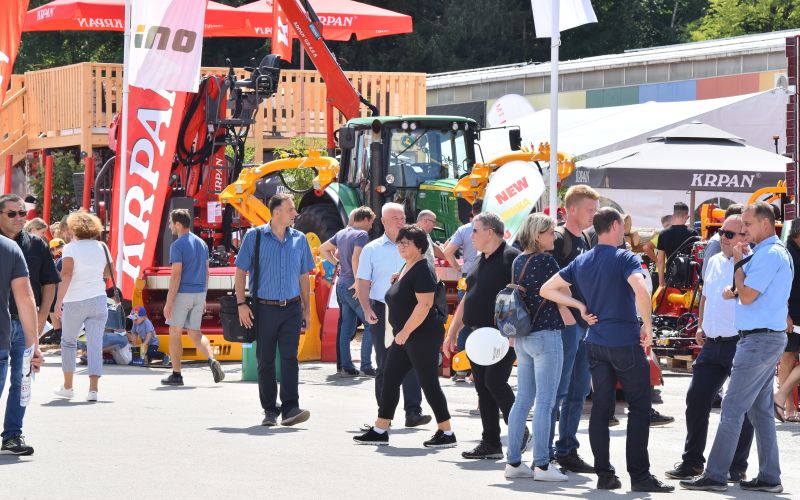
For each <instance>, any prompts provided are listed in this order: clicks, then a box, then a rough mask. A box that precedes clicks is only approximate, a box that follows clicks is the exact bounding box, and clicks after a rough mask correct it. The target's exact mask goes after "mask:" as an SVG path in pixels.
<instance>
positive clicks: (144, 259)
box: [110, 87, 186, 299]
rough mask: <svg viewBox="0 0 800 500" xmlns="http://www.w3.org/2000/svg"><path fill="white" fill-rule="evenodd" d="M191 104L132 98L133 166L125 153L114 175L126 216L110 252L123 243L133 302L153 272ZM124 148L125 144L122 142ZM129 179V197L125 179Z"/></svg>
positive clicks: (142, 92) (125, 278)
mask: <svg viewBox="0 0 800 500" xmlns="http://www.w3.org/2000/svg"><path fill="white" fill-rule="evenodd" d="M185 103H186V95H185V94H184V93H183V92H170V91H166V90H146V89H141V88H138V87H131V88H130V94H129V96H128V106H129V109H130V113H129V116H130V123H129V126H128V142H127V144H128V159H127V163H128V164H127V165H125V166H124V167H123V166H122V165H120V157H121V155H120V151H117V163H116V165H115V166H114V172H116V173H118V174H121V175H115V176H114V201H113V206H114V212H113V213H112V217H114V218H115V220H116V217H117V214H118V212H116V211H117V210H123V213H124V216H125V222H124V224H123V226H122V228H119V227H116V228H115V230H114V233H113V234H112V235H111V242H110V248H117V245H118V241H119V240H118V238H122V281H121V282H120V283H118V284H117V285H118V286H119V287H120V288H121V289H122V295H123V296H124V297H125V298H127V299H130V298H131V297H132V296H133V289H134V283H135V280H136V279H137V278H139V277H140V276H141V275H142V272H143V271H144V270H145V269H148V268H150V267H152V266H153V259H154V257H155V252H156V246H157V245H158V239H159V237H160V236H161V233H160V231H159V228H160V226H161V217H162V215H163V212H164V205H165V203H166V202H165V200H167V199H168V194H169V175H170V171H171V170H172V159H173V157H174V155H175V145H176V144H177V140H178V129H179V128H180V122H181V117H182V116H183V110H184V107H185ZM119 143H120V144H121V143H122V141H119ZM123 175H124V176H125V193H121V192H120V179H121V177H122V176H123Z"/></svg>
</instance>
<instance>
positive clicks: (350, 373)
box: [339, 368, 361, 377]
mask: <svg viewBox="0 0 800 500" xmlns="http://www.w3.org/2000/svg"><path fill="white" fill-rule="evenodd" d="M339 375H341V376H343V377H358V376H359V375H361V372H360V371H358V370H356V369H355V368H342V370H341V371H340V372H339Z"/></svg>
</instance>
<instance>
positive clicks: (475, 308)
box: [444, 213, 527, 459]
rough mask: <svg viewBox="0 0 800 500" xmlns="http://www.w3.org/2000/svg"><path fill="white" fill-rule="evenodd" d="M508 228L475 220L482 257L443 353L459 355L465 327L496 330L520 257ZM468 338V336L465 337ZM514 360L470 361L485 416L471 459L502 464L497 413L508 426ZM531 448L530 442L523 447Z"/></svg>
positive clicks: (486, 217)
mask: <svg viewBox="0 0 800 500" xmlns="http://www.w3.org/2000/svg"><path fill="white" fill-rule="evenodd" d="M504 232H505V226H504V224H503V221H502V220H500V217H498V216H497V215H495V214H492V213H481V214H479V215H477V216H475V218H474V219H473V220H472V243H473V244H474V245H475V249H476V250H478V251H479V252H481V256H480V258H479V259H478V262H477V264H476V265H475V266H474V267H473V268H472V270H470V272H469V274H468V275H467V293H466V294H465V295H464V300H462V301H461V303H460V304H459V305H458V309H456V313H455V315H454V316H453V320H452V321H451V322H450V329H449V330H448V332H447V339H445V343H444V345H445V348H446V349H448V350H449V351H450V352H455V350H456V339H457V336H458V332H459V331H460V330H461V328H462V326H464V327H466V328H467V331H468V332H472V331H474V330H475V329H477V328H482V327H487V326H488V327H494V326H495V324H494V302H495V298H496V296H497V294H498V293H499V292H500V290H502V289H503V288H505V286H506V285H508V284H509V283H510V282H511V270H512V268H513V265H514V258H515V257H516V256H517V255H519V251H518V250H517V249H515V248H512V247H511V246H509V245H506V242H505V241H503V233H504ZM468 336H469V334H467V337H468ZM515 359H516V354H515V353H514V349H509V350H508V354H506V356H505V358H503V359H502V360H500V361H498V362H497V363H495V364H493V365H491V366H482V365H479V364H476V363H475V362H473V361H472V360H470V362H471V365H472V376H473V378H474V380H475V390H476V391H477V392H478V407H479V409H480V412H481V423H482V425H483V435H482V437H481V442H480V443H478V446H477V447H475V449H473V450H471V451H465V452H463V453H462V454H461V456H462V457H464V458H471V459H482V458H489V459H499V458H503V448H502V446H501V445H500V422H499V420H498V417H497V412H498V410H499V411H501V412H502V413H503V420H505V422H506V423H508V415H509V413H510V412H511V407H512V406H513V405H514V391H513V390H512V389H511V386H509V385H508V377H509V376H510V375H511V368H512V367H513V366H514V360H515ZM525 445H527V438H526V439H525V440H523V446H525Z"/></svg>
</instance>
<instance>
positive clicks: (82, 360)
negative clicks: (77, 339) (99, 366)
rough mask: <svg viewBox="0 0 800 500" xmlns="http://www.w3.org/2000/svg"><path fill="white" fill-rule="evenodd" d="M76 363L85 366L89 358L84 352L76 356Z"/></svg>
mask: <svg viewBox="0 0 800 500" xmlns="http://www.w3.org/2000/svg"><path fill="white" fill-rule="evenodd" d="M78 364H79V365H80V366H86V365H88V364H89V360H88V359H87V358H86V355H85V354H81V356H80V357H79V358H78ZM103 364H105V363H103Z"/></svg>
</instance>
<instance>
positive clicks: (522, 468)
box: [505, 464, 533, 479]
mask: <svg viewBox="0 0 800 500" xmlns="http://www.w3.org/2000/svg"><path fill="white" fill-rule="evenodd" d="M505 476H506V479H518V478H528V479H530V478H533V471H532V470H531V468H530V467H528V466H527V465H526V464H519V466H517V467H514V466H513V465H511V464H506V472H505Z"/></svg>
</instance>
